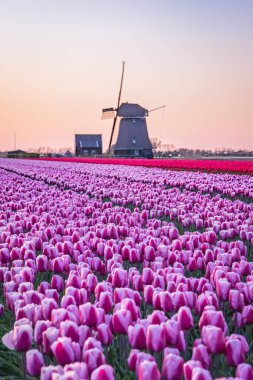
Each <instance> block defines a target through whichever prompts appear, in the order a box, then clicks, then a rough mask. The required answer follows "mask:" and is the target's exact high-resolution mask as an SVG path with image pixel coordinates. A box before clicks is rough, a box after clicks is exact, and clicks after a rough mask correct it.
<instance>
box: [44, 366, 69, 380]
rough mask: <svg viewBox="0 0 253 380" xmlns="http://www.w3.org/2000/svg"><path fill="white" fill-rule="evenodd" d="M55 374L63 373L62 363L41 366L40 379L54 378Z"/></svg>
mask: <svg viewBox="0 0 253 380" xmlns="http://www.w3.org/2000/svg"><path fill="white" fill-rule="evenodd" d="M53 374H60V375H63V369H62V367H61V366H60V365H57V366H53V365H50V366H47V367H41V375H40V380H52V378H53Z"/></svg>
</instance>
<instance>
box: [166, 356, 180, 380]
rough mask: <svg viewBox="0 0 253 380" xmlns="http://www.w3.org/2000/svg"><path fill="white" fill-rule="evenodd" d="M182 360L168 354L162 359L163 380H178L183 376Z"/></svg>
mask: <svg viewBox="0 0 253 380" xmlns="http://www.w3.org/2000/svg"><path fill="white" fill-rule="evenodd" d="M183 364H184V361H183V358H181V356H179V355H176V354H168V355H166V356H165V357H164V360H163V367H162V376H163V378H164V379H165V380H178V379H180V378H181V377H182V374H183Z"/></svg>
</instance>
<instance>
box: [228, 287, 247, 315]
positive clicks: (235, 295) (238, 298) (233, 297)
mask: <svg viewBox="0 0 253 380" xmlns="http://www.w3.org/2000/svg"><path fill="white" fill-rule="evenodd" d="M229 307H230V308H231V309H233V310H235V311H239V312H241V311H242V310H243V307H244V297H243V294H241V293H240V292H239V291H238V290H235V289H231V290H230V291H229Z"/></svg>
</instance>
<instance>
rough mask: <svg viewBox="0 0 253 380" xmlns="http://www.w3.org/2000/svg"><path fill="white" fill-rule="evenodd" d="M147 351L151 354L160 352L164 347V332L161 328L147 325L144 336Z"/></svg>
mask: <svg viewBox="0 0 253 380" xmlns="http://www.w3.org/2000/svg"><path fill="white" fill-rule="evenodd" d="M146 345H147V349H148V350H150V351H153V352H157V351H162V350H163V349H164V347H165V331H164V329H163V327H162V326H159V325H149V326H148V328H147V336H146Z"/></svg>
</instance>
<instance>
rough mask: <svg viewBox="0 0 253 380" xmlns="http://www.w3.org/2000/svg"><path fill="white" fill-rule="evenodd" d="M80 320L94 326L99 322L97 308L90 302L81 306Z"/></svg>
mask: <svg viewBox="0 0 253 380" xmlns="http://www.w3.org/2000/svg"><path fill="white" fill-rule="evenodd" d="M79 313H80V320H81V323H83V324H85V325H87V326H89V327H93V326H96V325H97V323H98V313H97V308H96V307H95V306H94V305H92V304H91V303H90V302H87V303H85V304H84V305H80V306H79Z"/></svg>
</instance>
